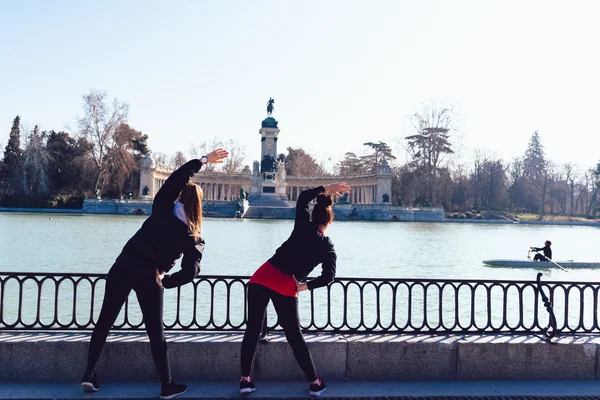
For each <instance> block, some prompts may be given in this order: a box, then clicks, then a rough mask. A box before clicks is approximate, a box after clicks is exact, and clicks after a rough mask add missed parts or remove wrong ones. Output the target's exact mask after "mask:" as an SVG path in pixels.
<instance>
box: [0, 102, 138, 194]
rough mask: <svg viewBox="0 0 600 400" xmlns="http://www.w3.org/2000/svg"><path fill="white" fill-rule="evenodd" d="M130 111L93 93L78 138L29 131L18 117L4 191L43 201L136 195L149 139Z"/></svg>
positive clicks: (3, 173)
mask: <svg viewBox="0 0 600 400" xmlns="http://www.w3.org/2000/svg"><path fill="white" fill-rule="evenodd" d="M128 110H129V106H128V105H127V103H123V102H119V101H118V100H116V99H115V100H113V101H112V102H109V99H108V97H107V95H106V93H103V92H99V91H91V92H90V93H89V94H86V95H84V96H83V117H81V118H79V119H78V120H77V126H78V130H77V132H76V133H75V134H70V133H68V132H65V131H56V130H44V131H41V130H40V129H39V127H38V126H35V127H34V128H33V129H32V130H31V131H28V130H27V129H24V128H23V127H22V124H21V118H20V117H19V116H17V117H15V119H14V121H13V124H12V128H11V131H10V134H9V140H8V143H7V144H6V147H5V149H4V157H3V160H2V162H1V163H0V181H1V182H2V183H1V186H0V190H2V192H4V193H10V194H13V195H14V194H16V195H24V196H39V197H43V196H49V195H51V194H64V195H72V194H84V193H88V194H91V193H105V194H108V195H109V196H112V197H120V196H124V195H125V193H130V192H136V191H137V190H138V189H139V174H138V173H137V172H138V164H139V160H140V159H141V157H143V156H144V155H145V154H147V153H148V152H149V149H148V146H147V144H146V142H147V140H148V136H147V135H144V134H142V132H140V131H137V130H135V129H134V128H132V127H131V126H129V125H128V124H127V114H128Z"/></svg>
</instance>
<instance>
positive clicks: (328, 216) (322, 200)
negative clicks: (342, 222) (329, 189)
mask: <svg viewBox="0 0 600 400" xmlns="http://www.w3.org/2000/svg"><path fill="white" fill-rule="evenodd" d="M332 204H333V197H331V195H329V194H325V193H321V194H320V195H318V196H317V204H315V206H314V208H313V211H312V222H313V223H314V224H315V225H327V224H330V223H331V221H333V210H332V209H331V205H332Z"/></svg>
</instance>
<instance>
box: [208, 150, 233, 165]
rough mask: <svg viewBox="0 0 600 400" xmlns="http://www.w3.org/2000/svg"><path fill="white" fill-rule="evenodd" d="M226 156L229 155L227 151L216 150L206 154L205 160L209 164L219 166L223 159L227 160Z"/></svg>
mask: <svg viewBox="0 0 600 400" xmlns="http://www.w3.org/2000/svg"><path fill="white" fill-rule="evenodd" d="M228 155H229V153H228V152H227V150H223V149H216V150H214V151H211V152H210V153H208V154H207V155H206V158H207V159H208V162H209V163H213V164H221V163H222V162H223V160H224V159H225V158H227V156H228Z"/></svg>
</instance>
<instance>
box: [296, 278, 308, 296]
mask: <svg viewBox="0 0 600 400" xmlns="http://www.w3.org/2000/svg"><path fill="white" fill-rule="evenodd" d="M292 277H293V278H294V282H296V292H298V293H300V292H302V291H304V290H307V289H308V285H307V284H306V283H301V282H300V281H299V280H298V279H296V276H295V275H292Z"/></svg>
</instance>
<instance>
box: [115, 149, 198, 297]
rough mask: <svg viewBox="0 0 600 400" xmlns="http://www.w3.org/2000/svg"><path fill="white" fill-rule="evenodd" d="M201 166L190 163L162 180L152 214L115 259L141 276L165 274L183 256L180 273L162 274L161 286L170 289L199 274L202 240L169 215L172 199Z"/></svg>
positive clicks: (173, 201) (173, 199)
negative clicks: (145, 274) (195, 237)
mask: <svg viewBox="0 0 600 400" xmlns="http://www.w3.org/2000/svg"><path fill="white" fill-rule="evenodd" d="M201 167H202V163H201V162H200V160H190V161H188V162H187V163H185V164H184V165H182V166H181V167H180V168H179V169H178V170H177V171H175V172H173V173H172V174H171V176H169V178H168V179H167V180H166V181H165V183H164V184H163V186H162V187H161V188H160V190H159V191H158V193H157V194H156V197H154V202H153V203H152V215H151V216H150V217H149V218H148V219H147V220H146V221H145V222H144V224H143V225H142V227H141V228H140V229H139V230H138V231H137V232H136V234H135V235H133V237H132V238H131V239H129V241H128V242H127V244H126V245H125V247H124V248H123V251H122V252H121V255H120V256H119V259H120V260H121V261H124V262H125V263H126V264H128V265H130V266H131V268H136V269H138V270H140V272H142V273H151V274H155V270H156V268H158V270H159V271H163V272H169V270H170V269H171V268H173V266H175V262H176V261H177V259H178V258H179V257H181V256H182V255H183V260H182V262H181V270H180V271H177V272H175V273H174V274H172V275H165V277H164V278H163V281H162V284H163V286H164V287H165V288H173V287H177V286H181V285H184V284H186V283H188V282H191V281H192V280H193V279H194V277H195V276H196V275H198V274H199V273H200V260H201V259H202V251H203V250H204V240H203V239H202V238H198V240H195V239H194V237H193V236H192V234H191V233H190V232H189V231H188V226H187V224H185V223H184V222H183V221H181V220H180V219H179V218H177V217H176V216H175V215H174V213H173V208H174V204H175V200H177V197H178V196H179V193H180V192H181V191H182V190H183V188H184V187H185V185H186V184H187V182H188V181H189V179H190V177H192V176H193V175H194V174H196V173H197V172H198V171H199V170H200V168H201Z"/></svg>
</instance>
